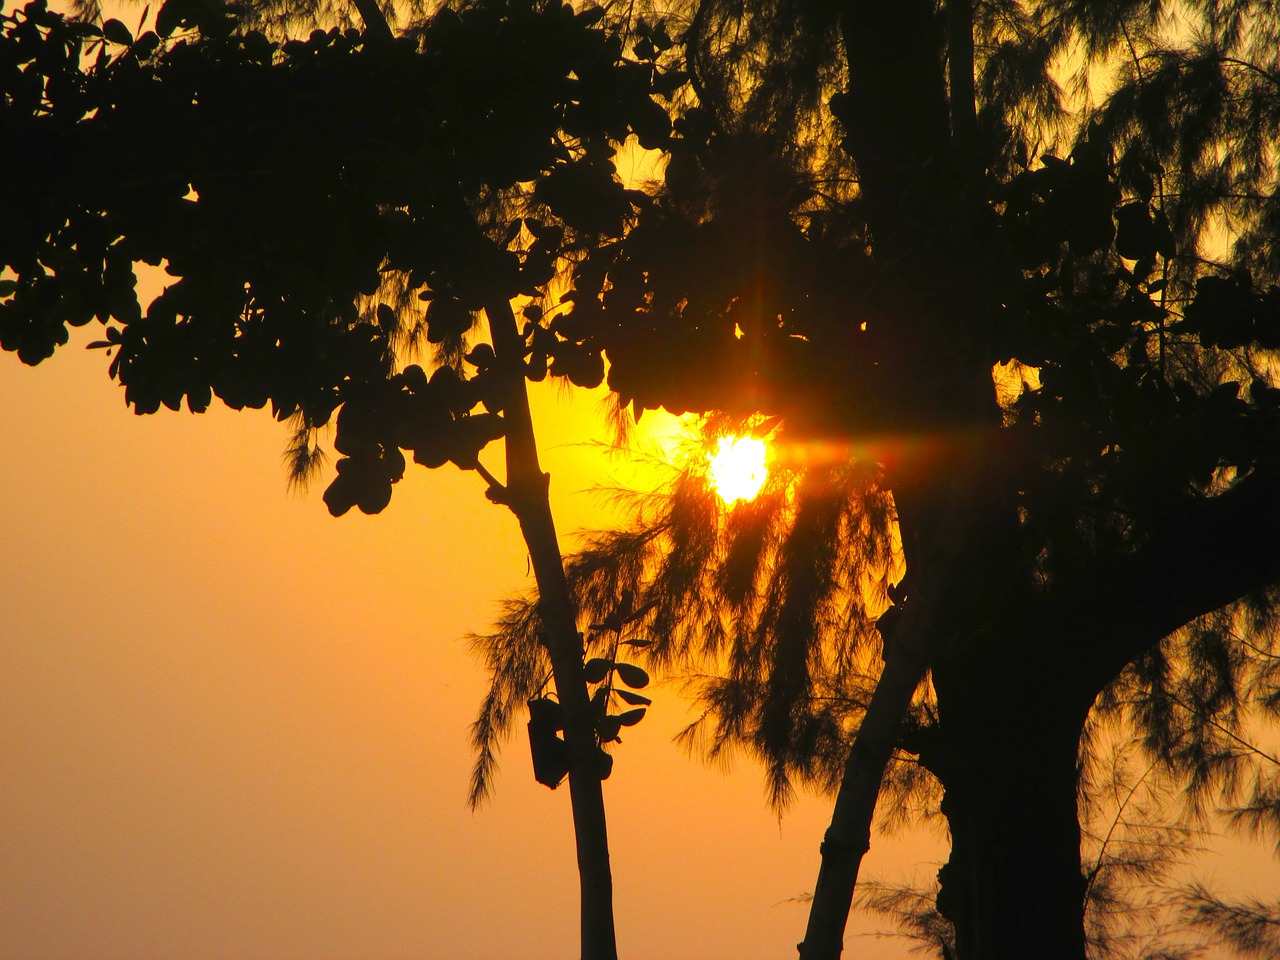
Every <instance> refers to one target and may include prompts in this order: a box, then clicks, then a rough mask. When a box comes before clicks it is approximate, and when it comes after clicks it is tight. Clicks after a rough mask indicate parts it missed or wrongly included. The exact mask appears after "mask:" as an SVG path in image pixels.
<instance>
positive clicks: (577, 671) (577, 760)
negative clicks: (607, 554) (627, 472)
mask: <svg viewBox="0 0 1280 960" xmlns="http://www.w3.org/2000/svg"><path fill="white" fill-rule="evenodd" d="M485 312H486V313H487V314H488V317H489V329H490V333H491V335H492V337H493V346H494V350H495V353H496V355H497V363H498V370H499V371H500V372H501V376H502V379H503V383H504V385H505V387H506V390H505V397H504V400H503V416H504V418H505V420H506V450H507V483H506V487H505V488H504V489H503V490H501V491H491V495H492V496H494V497H495V499H501V500H503V501H504V502H506V503H507V505H508V506H509V507H510V508H511V510H512V512H513V513H515V515H516V518H517V520H519V522H520V531H521V533H523V534H524V540H525V544H526V545H527V546H528V548H529V557H530V562H531V564H532V566H533V574H534V579H535V581H536V582H537V586H538V610H539V614H540V616H541V618H542V623H543V627H544V629H545V635H544V643H545V644H546V648H547V652H548V654H549V655H550V658H551V669H552V680H553V683H554V685H555V690H556V696H557V697H558V698H559V700H560V704H561V706H562V708H563V711H564V724H565V741H566V742H567V743H568V745H569V756H570V760H571V763H572V767H571V768H570V770H569V801H570V805H571V807H572V808H573V830H574V842H575V844H576V847H577V854H578V877H579V882H580V886H581V921H582V926H581V932H582V958H583V960H616V958H617V955H618V953H617V946H616V942H615V937H614V926H613V877H612V873H611V871H610V867H609V837H608V831H607V828H606V823H605V813H604V793H603V790H602V789H601V782H600V772H599V769H600V768H599V764H598V762H597V759H598V755H599V752H598V749H597V746H596V739H595V727H594V724H593V723H592V714H591V704H590V698H589V695H588V692H587V683H586V678H585V677H584V675H583V672H582V657H583V645H582V635H581V634H580V633H579V632H578V627H577V614H576V609H575V607H574V603H573V599H572V597H571V596H570V594H569V588H568V585H567V583H566V581H565V575H564V563H563V560H562V559H561V554H560V544H559V540H558V539H557V537H556V529H555V523H554V522H553V519H552V515H551V505H550V501H549V499H548V480H549V477H548V476H547V475H546V474H544V473H543V472H542V468H541V466H540V464H539V462H538V448H537V443H536V440H535V437H534V432H533V421H532V418H531V417H530V414H529V398H528V394H527V392H526V389H525V380H524V344H523V341H522V340H521V338H520V335H519V332H518V329H517V327H516V319H515V315H514V314H513V313H512V310H511V305H510V304H509V303H507V302H506V301H500V302H495V303H492V304H489V305H488V306H487V307H486V310H485Z"/></svg>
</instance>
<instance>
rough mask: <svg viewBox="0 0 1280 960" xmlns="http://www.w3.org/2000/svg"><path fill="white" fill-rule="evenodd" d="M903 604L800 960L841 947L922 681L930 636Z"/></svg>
mask: <svg viewBox="0 0 1280 960" xmlns="http://www.w3.org/2000/svg"><path fill="white" fill-rule="evenodd" d="M911 619H912V618H911V604H910V603H908V604H907V605H906V609H905V610H904V612H903V619H902V623H901V624H900V626H899V632H900V635H899V636H898V637H897V638H895V640H894V642H893V644H892V645H891V646H890V647H889V648H888V650H887V651H886V654H885V664H884V671H883V672H882V673H881V674H880V680H879V681H878V682H877V683H876V689H875V693H873V694H872V696H871V702H870V703H869V704H868V705H867V712H866V714H865V716H864V717H863V720H862V725H861V726H860V727H859V728H858V734H857V738H856V739H855V740H854V743H853V748H852V749H851V750H850V751H849V759H848V760H846V761H845V767H844V776H843V778H842V779H841V781H840V792H839V793H838V794H837V796H836V805H835V810H834V811H833V812H832V814H831V826H829V827H828V828H827V832H826V835H825V837H824V838H823V841H822V848H821V850H822V866H821V867H820V868H819V870H818V882H817V885H816V886H815V887H814V891H813V902H812V903H811V904H810V906H809V924H808V926H807V927H806V929H805V934H804V940H803V941H802V942H801V943H800V944H799V945H798V946H799V950H800V956H801V958H802V960H835V958H837V957H839V956H840V952H841V950H842V949H843V947H844V928H845V924H846V923H847V922H848V919H849V909H850V907H851V906H852V904H853V889H854V886H855V885H856V884H857V882H858V869H859V867H861V865H862V857H863V854H865V853H866V852H867V850H869V849H870V847H871V820H872V817H873V816H874V815H875V809H876V798H877V797H878V796H879V795H880V783H881V781H882V780H883V779H884V771H885V767H886V766H888V764H889V758H890V757H891V756H892V754H893V747H894V744H895V743H896V742H897V738H898V730H899V728H900V727H901V726H902V720H903V718H904V717H905V716H906V714H907V709H908V708H909V707H910V706H911V697H912V694H914V693H915V690H916V687H917V686H919V684H920V681H921V680H922V679H923V678H924V674H925V670H926V668H927V665H928V653H929V651H928V650H927V648H926V647H924V646H923V645H922V644H921V643H920V640H926V641H927V638H928V637H929V636H931V633H930V632H929V631H927V630H925V629H923V625H917V624H916V623H913V622H911Z"/></svg>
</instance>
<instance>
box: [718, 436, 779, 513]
mask: <svg viewBox="0 0 1280 960" xmlns="http://www.w3.org/2000/svg"><path fill="white" fill-rule="evenodd" d="M765 452H766V448H765V443H764V441H763V440H757V439H755V438H754V437H721V438H720V439H719V440H718V441H717V444H716V452H715V453H708V454H707V459H708V460H710V461H711V486H712V487H714V488H715V491H716V493H718V494H719V495H720V499H721V500H723V501H724V502H725V503H728V504H734V503H737V502H738V501H739V500H751V499H754V497H755V495H756V494H757V493H759V492H760V488H761V487H762V486H764V480H765V477H766V476H768V473H769V468H768V467H767V466H766V465H765Z"/></svg>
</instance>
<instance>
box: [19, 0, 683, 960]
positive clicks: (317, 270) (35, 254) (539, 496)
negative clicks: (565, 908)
mask: <svg viewBox="0 0 1280 960" xmlns="http://www.w3.org/2000/svg"><path fill="white" fill-rule="evenodd" d="M357 8H358V10H359V11H360V14H361V16H362V17H363V18H364V19H365V24H364V26H365V29H364V30H363V31H359V30H355V29H345V30H344V29H339V28H337V27H334V28H332V29H329V30H327V31H326V30H320V29H316V30H314V31H313V32H311V33H310V34H309V36H308V37H307V38H306V39H289V40H287V41H285V42H283V43H281V42H278V41H276V40H272V39H269V38H268V36H267V35H266V34H264V33H262V32H259V31H256V30H245V29H241V28H240V27H239V26H238V23H237V18H236V15H237V13H238V12H240V11H238V10H237V9H236V8H233V7H230V6H224V5H223V4H221V3H218V2H207V0H171V2H168V3H166V4H165V5H164V6H163V7H161V8H160V9H159V10H158V11H157V14H156V18H155V24H154V27H155V29H154V30H148V31H146V32H144V33H142V34H141V35H140V36H138V37H136V38H135V37H134V36H133V35H132V33H131V31H130V30H129V29H128V28H127V27H126V26H125V25H124V24H123V23H122V22H121V21H119V20H107V21H106V22H105V23H103V24H101V26H98V25H95V24H92V23H89V22H85V21H75V20H69V19H66V18H64V17H63V16H61V15H58V14H55V13H52V12H50V11H49V10H48V9H47V8H46V6H45V4H44V2H43V0H36V2H34V3H31V4H29V5H28V6H26V7H25V8H23V9H22V10H21V11H16V12H15V13H13V14H12V15H5V16H4V17H3V18H2V19H0V63H3V80H0V91H2V93H3V96H2V97H0V163H3V164H4V166H5V170H6V177H5V180H4V185H3V186H0V224H2V226H0V266H3V267H4V268H5V269H6V271H7V273H6V275H5V278H4V279H2V280H0V297H2V298H3V300H2V302H0V345H2V346H3V347H4V349H6V350H10V351H16V353H17V354H18V356H19V358H20V359H21V360H22V361H23V362H25V363H28V364H36V363H39V362H40V361H42V360H44V359H45V358H47V357H48V356H50V355H51V354H52V353H53V352H54V350H55V349H56V348H57V347H58V346H59V345H62V344H65V343H67V342H68V340H69V330H68V328H69V327H76V326H84V325H86V324H89V323H91V322H93V321H95V320H96V321H97V322H99V323H101V324H103V325H105V327H106V332H105V335H104V339H101V340H98V341H96V342H95V343H93V344H91V345H90V346H92V347H95V348H100V349H103V350H105V351H106V352H107V354H108V355H109V356H110V358H111V359H110V367H109V370H110V373H111V375H112V376H113V377H114V378H115V379H117V380H118V381H119V382H120V383H121V384H122V385H123V386H124V388H125V400H126V402H127V403H128V404H130V405H131V406H132V408H133V409H134V410H135V412H137V413H139V414H149V413H154V412H156V411H157V410H159V409H160V408H161V407H162V406H163V407H168V408H170V409H173V410H177V409H179V408H180V407H181V406H182V405H183V404H184V403H185V405H186V406H187V407H188V409H190V410H191V411H192V412H197V413H198V412H202V411H204V410H206V409H207V408H208V407H209V406H210V404H211V403H212V402H213V400H214V398H215V397H216V398H217V399H219V400H221V401H222V402H224V403H225V404H227V405H228V406H230V407H232V408H234V409H242V408H245V407H250V408H261V407H263V406H265V405H267V404H270V406H271V410H272V412H273V414H274V415H275V417H276V418H277V419H279V420H281V421H288V422H290V423H291V424H292V425H293V427H294V439H293V443H292V446H291V448H290V458H291V463H292V469H293V472H294V475H295V477H298V478H302V477H305V476H306V475H308V474H309V473H311V472H312V471H313V470H314V468H315V467H316V466H317V464H318V462H319V460H320V453H319V449H318V447H317V446H316V444H315V435H316V432H317V431H318V430H319V429H320V428H322V427H324V426H325V425H326V424H329V423H333V424H334V426H335V436H334V446H335V448H336V450H337V452H338V454H340V458H339V459H338V461H337V475H336V477H334V478H333V479H332V481H331V482H330V483H329V485H328V487H327V489H326V490H325V493H324V500H325V503H326V504H327V506H328V508H329V510H330V512H331V513H332V514H334V515H335V516H341V515H342V514H344V513H346V512H347V511H349V510H350V509H351V508H353V507H356V508H358V509H359V510H361V511H362V512H364V513H378V512H379V511H381V510H382V509H383V508H384V507H386V505H387V503H388V502H389V500H390V497H391V494H392V490H393V488H394V486H395V484H396V483H398V482H399V481H400V480H401V479H402V477H403V475H404V473H405V470H406V454H408V455H409V456H410V457H411V458H412V460H413V461H414V462H415V463H418V464H422V465H424V466H427V467H431V468H434V467H440V466H442V465H444V464H445V463H449V462H452V463H453V464H455V465H456V466H458V467H460V468H462V469H465V470H474V471H476V472H477V473H478V474H479V475H480V476H481V477H483V478H484V480H485V482H486V484H487V496H488V497H489V499H490V500H492V501H494V502H495V503H499V504H503V505H505V506H507V507H508V508H510V510H511V511H512V512H513V513H514V515H515V516H516V518H517V520H518V521H519V524H520V527H521V531H522V533H523V535H524V538H525V542H526V544H527V546H528V548H529V555H530V559H531V565H532V568H533V573H534V576H535V580H536V582H537V585H538V593H539V603H538V614H539V630H538V635H537V639H538V641H539V642H540V643H541V644H543V645H544V647H545V649H546V651H547V654H548V658H549V660H550V663H551V667H552V677H553V683H554V689H555V692H556V695H557V700H555V701H551V700H547V701H545V703H544V709H543V713H542V715H541V725H542V729H541V732H542V734H543V739H544V740H545V741H548V742H549V743H550V744H551V745H552V747H551V749H552V750H553V751H557V752H556V754H555V755H554V756H552V757H550V758H549V759H548V757H547V755H546V754H545V752H544V755H543V761H544V762H543V763H540V764H539V765H538V766H539V770H538V774H539V779H541V780H543V781H544V782H546V783H548V784H549V785H551V786H555V785H556V784H558V783H559V782H560V781H561V780H562V779H563V778H564V777H565V775H566V774H567V776H568V780H569V789H570V799H571V804H572V808H573V817H574V828H575V840H576V843H577V852H578V865H579V871H580V874H581V891H582V951H583V953H582V955H583V956H584V957H590V958H612V957H614V956H615V955H616V949H615V945H614V930H613V915H612V899H611V898H612V894H611V889H612V887H611V874H610V868H609V858H608V843H607V834H606V827H605V815H604V806H603V799H602V793H601V787H600V782H601V780H602V779H603V778H604V777H606V776H608V773H609V770H610V767H611V763H612V758H611V757H610V755H609V754H608V752H607V751H606V749H605V744H608V743H610V742H612V741H615V740H616V739H617V731H618V728H619V727H620V726H621V725H623V724H631V723H634V722H636V721H637V720H639V719H640V717H641V716H642V715H643V712H642V711H641V712H639V713H637V712H636V711H634V710H632V711H623V712H621V713H610V712H609V710H610V708H611V706H612V705H613V704H614V701H615V700H616V699H617V698H621V699H622V700H626V699H627V697H628V696H631V697H633V698H637V699H643V698H642V697H641V696H640V695H638V694H633V693H631V691H630V690H627V689H626V687H637V686H643V684H644V683H645V682H646V679H647V678H646V677H645V675H644V672H643V671H642V670H641V669H640V668H639V667H635V666H631V665H629V664H625V663H621V662H617V661H614V660H610V661H609V662H608V663H602V662H601V661H599V660H593V661H591V662H588V663H586V664H585V665H584V662H583V640H582V636H581V634H580V633H579V632H578V624H577V614H576V610H575V607H574V604H573V601H572V599H571V598H570V596H569V594H568V592H567V590H566V586H565V581H564V571H563V567H562V563H561V557H560V549H559V544H558V540H557V536H556V531H555V526H554V523H553V519H552V516H551V511H550V507H549V501H548V482H549V478H548V477H547V475H545V474H544V473H543V472H542V470H541V468H540V466H539V460H538V450H537V445H536V440H535V434H534V430H533V424H532V421H531V417H530V412H529V405H528V399H527V395H526V391H525V380H526V379H530V380H542V379H544V378H545V377H547V376H548V375H551V376H555V377H562V378H565V379H566V380H568V381H569V382H572V383H574V384H578V385H582V386H587V387H592V386H596V385H598V384H599V383H600V382H601V380H602V378H603V376H604V361H603V359H602V358H601V355H600V353H599V351H598V350H595V349H593V348H591V347H582V346H579V345H577V344H574V343H571V342H568V341H566V340H564V339H563V338H560V337H557V336H556V335H555V334H554V333H553V332H552V331H551V330H550V329H549V327H548V324H547V323H546V321H545V319H544V307H543V304H544V303H545V302H546V301H547V291H548V285H549V284H550V283H551V281H552V280H553V279H554V277H555V275H556V271H557V263H559V262H560V261H562V260H564V259H573V258H576V257H579V256H580V255H581V252H582V251H583V250H585V249H590V248H593V247H595V246H598V245H600V244H601V243H602V242H605V241H607V240H609V239H610V238H616V237H618V236H619V235H620V234H621V233H622V232H623V231H624V228H625V226H626V225H627V224H628V223H629V222H630V221H631V220H632V219H633V218H634V216H635V213H636V210H637V209H638V208H639V207H640V206H642V205H644V204H645V203H646V202H647V199H646V198H645V197H644V195H643V194H640V193H637V192H634V191H629V190H627V189H624V187H623V185H622V183H621V182H620V181H619V179H618V177H617V174H616V171H615V169H614V156H615V145H616V144H618V143H619V142H621V141H622V140H624V139H625V138H626V137H627V136H628V135H629V134H631V133H632V132H633V131H634V132H635V133H637V134H639V136H640V137H641V139H642V140H644V141H645V142H646V143H651V144H655V143H661V142H664V141H665V139H666V138H667V136H668V135H669V133H670V123H669V121H668V120H667V113H666V111H665V110H664V108H663V107H661V106H660V105H659V104H658V103H656V102H654V100H653V99H651V98H652V97H653V96H659V95H661V96H666V97H668V98H669V97H670V96H671V95H672V94H673V93H674V92H675V90H676V89H677V88H678V87H679V86H680V84H681V79H680V77H679V76H678V75H673V74H670V73H668V72H667V71H666V70H663V69H657V68H655V67H654V65H653V64H652V63H648V64H645V63H640V62H638V61H636V60H634V59H631V58H628V57H624V56H623V48H622V44H621V42H620V41H619V40H618V39H617V38H616V37H612V36H610V35H609V34H607V33H606V32H605V31H604V30H603V29H602V28H601V27H600V25H599V22H600V20H601V16H602V11H601V10H599V9H598V8H593V9H587V10H583V11H581V12H575V11H573V10H572V9H570V8H569V7H566V6H562V5H561V4H559V3H551V4H536V5H535V4H529V3H515V4H506V3H502V2H495V3H480V4H475V5H469V6H467V7H466V8H465V9H463V10H461V11H460V12H459V11H454V10H449V9H445V10H441V11H439V12H437V13H435V14H434V15H432V16H431V17H429V18H427V19H424V20H422V21H420V22H418V23H416V24H414V25H411V26H410V27H409V28H408V29H406V30H405V31H404V32H403V33H402V35H400V36H398V37H397V36H394V35H393V32H392V30H391V29H390V27H389V26H388V24H387V22H386V21H385V20H384V19H383V18H382V15H381V13H380V11H379V9H378V7H377V6H376V5H375V4H373V3H364V2H360V3H357ZM668 46H670V43H669V42H668ZM143 264H146V265H150V266H151V267H153V268H163V271H164V273H165V274H166V275H167V276H166V281H167V285H166V286H165V287H164V289H163V291H162V292H161V293H159V295H157V296H155V298H154V299H152V300H151V301H150V302H149V303H142V302H140V301H139V298H138V293H137V284H138V274H139V270H140V265H143ZM424 304H425V306H424ZM513 304H516V305H518V307H519V308H520V310H521V312H522V314H523V318H522V319H521V318H518V317H517V316H516V313H515V309H516V308H515V307H513ZM481 317H483V318H484V321H485V326H486V327H487V329H484V330H481V329H477V326H478V321H479V319H480V318H481ZM419 345H429V346H430V347H431V348H432V350H433V359H432V362H431V363H430V364H429V368H430V372H428V369H424V368H423V367H422V366H419V365H418V364H412V363H411V364H407V365H405V364H404V358H405V357H406V355H407V354H408V353H410V352H411V351H412V349H414V348H416V347H417V346H419ZM499 439H501V440H503V441H504V445H505V462H506V476H505V478H504V480H501V481H500V480H499V479H498V478H497V477H496V476H494V474H492V473H491V472H490V471H489V470H488V469H487V468H486V467H485V466H484V465H483V464H482V463H481V460H480V455H481V452H482V451H483V450H484V449H485V448H486V447H487V446H488V445H489V444H490V443H492V442H494V441H497V440H499ZM589 685H590V686H593V687H596V688H598V689H597V692H596V693H595V694H593V693H592V691H591V690H589ZM561 730H562V731H563V739H562V738H561V737H560V736H559V734H558V731H561Z"/></svg>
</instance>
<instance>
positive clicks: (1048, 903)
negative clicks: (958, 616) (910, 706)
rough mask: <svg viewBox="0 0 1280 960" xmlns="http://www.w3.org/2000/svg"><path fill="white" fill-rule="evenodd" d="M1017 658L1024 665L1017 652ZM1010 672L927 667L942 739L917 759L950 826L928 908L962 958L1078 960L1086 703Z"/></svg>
mask: <svg viewBox="0 0 1280 960" xmlns="http://www.w3.org/2000/svg"><path fill="white" fill-rule="evenodd" d="M1064 648H1067V647H1065V646H1064V647H1049V649H1064ZM1027 649H1028V650H1029V649H1031V648H1030V647H1028V648H1027ZM1003 655H1004V656H1005V657H1006V658H1007V656H1008V651H1005V652H1004V654H1003ZM984 659H985V658H984ZM1015 661H1020V664H1019V665H1020V666H1021V667H1022V668H1024V669H1025V667H1026V663H1025V654H1024V655H1023V656H1022V657H1017V656H1015ZM1046 666H1048V665H1046ZM1018 673H1019V671H1018V669H1017V668H1015V667H1014V665H1013V664H1009V663H1007V660H1006V662H1005V663H1001V664H992V665H991V669H990V670H984V669H981V668H977V669H975V668H974V666H973V665H972V664H969V665H967V666H966V669H964V670H961V671H956V672H955V673H954V674H953V673H952V670H951V665H949V664H943V663H939V664H938V665H937V667H936V669H935V673H934V678H935V685H936V686H937V688H938V709H939V714H940V718H941V719H940V728H939V729H940V737H939V743H937V745H936V747H933V748H930V749H927V750H925V751H924V752H922V754H921V761H922V762H923V763H925V765H926V766H928V767H929V768H930V769H931V770H933V771H934V772H935V773H937V774H938V776H939V778H940V779H941V780H942V783H943V786H944V788H945V795H944V799H943V803H942V811H943V813H944V814H945V815H946V817H947V820H948V823H949V824H950V827H951V858H950V860H949V861H948V862H947V864H946V865H945V866H944V867H943V868H942V870H941V871H940V873H939V879H940V880H941V882H942V889H941V891H940V892H939V894H938V910H939V912H941V913H942V914H943V916H945V917H947V919H949V920H950V921H951V922H952V923H953V924H955V928H956V953H957V956H958V957H959V958H960V960H1014V958H1017V960H1022V958H1025V957H1036V958H1039V960H1084V958H1085V936H1084V893H1085V883H1084V879H1083V876H1082V874H1081V870H1080V824H1079V815H1078V812H1077V807H1076V795H1077V794H1076V791H1077V783H1078V766H1077V764H1078V759H1077V758H1078V751H1079V742H1080V732H1081V730H1082V729H1083V726H1084V720H1085V716H1086V714H1087V713H1088V709H1089V703H1088V700H1087V698H1086V697H1085V696H1083V695H1078V696H1077V695H1075V692H1074V691H1068V690H1064V689H1062V687H1061V686H1058V687H1057V688H1055V682H1056V678H1055V677H1053V675H1052V673H1051V671H1049V670H1046V671H1045V675H1044V676H1043V677H1041V678H1039V679H1037V678H1035V677H1028V676H1027V675H1026V674H1025V673H1023V674H1022V675H1021V676H1017V675H1018ZM1000 676H1005V677H1007V678H1008V683H1007V684H1006V683H1005V682H1004V681H1001V680H995V681H994V682H993V678H994V677H1000ZM1015 683H1016V684H1018V685H1019V686H1013V685H1012V684H1015ZM1020 688H1021V689H1020Z"/></svg>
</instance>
